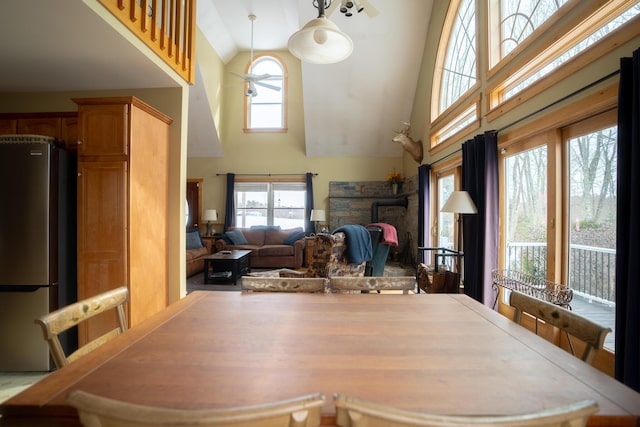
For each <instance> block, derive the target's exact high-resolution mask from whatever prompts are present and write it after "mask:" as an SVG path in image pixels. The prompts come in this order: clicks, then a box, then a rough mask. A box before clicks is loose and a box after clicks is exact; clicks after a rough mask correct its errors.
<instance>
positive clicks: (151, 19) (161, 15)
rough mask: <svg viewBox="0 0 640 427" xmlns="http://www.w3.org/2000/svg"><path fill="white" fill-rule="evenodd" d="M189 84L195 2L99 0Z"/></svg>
mask: <svg viewBox="0 0 640 427" xmlns="http://www.w3.org/2000/svg"><path fill="white" fill-rule="evenodd" d="M98 1H99V2H100V3H101V4H102V5H103V6H104V7H105V8H107V10H109V11H110V12H111V13H112V14H113V15H114V16H115V17H116V18H117V19H118V20H119V21H120V22H122V23H123V24H124V25H125V26H127V28H129V29H130V30H131V32H132V33H134V34H135V35H136V36H138V38H139V39H140V40H142V41H143V42H144V43H145V44H146V45H147V46H149V47H150V48H151V49H152V50H153V51H154V52H155V53H156V54H157V55H158V56H159V57H160V58H162V59H163V60H164V61H165V62H166V63H167V64H168V65H169V66H170V67H171V68H173V69H174V70H175V71H176V72H177V73H178V74H180V76H182V78H183V79H185V80H186V81H187V82H188V83H193V81H194V73H195V34H196V33H195V30H196V0H98Z"/></svg>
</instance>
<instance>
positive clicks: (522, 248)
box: [506, 242, 616, 303]
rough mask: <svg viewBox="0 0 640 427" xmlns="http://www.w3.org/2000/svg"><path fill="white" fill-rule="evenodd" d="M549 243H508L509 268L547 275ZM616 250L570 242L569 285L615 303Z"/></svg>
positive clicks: (594, 296) (597, 299)
mask: <svg viewBox="0 0 640 427" xmlns="http://www.w3.org/2000/svg"><path fill="white" fill-rule="evenodd" d="M546 265H547V245H546V243H533V242H516V243H509V244H507V262H506V268H508V269H510V270H517V271H522V272H524V273H526V274H530V275H532V276H536V277H543V278H544V277H546V273H547V270H546ZM615 273H616V251H615V250H614V249H606V248H598V247H594V246H584V245H570V246H569V283H568V286H569V288H571V289H573V291H574V292H575V293H577V294H579V295H583V296H586V297H588V298H590V299H593V300H596V301H601V302H607V303H615V282H616V281H615Z"/></svg>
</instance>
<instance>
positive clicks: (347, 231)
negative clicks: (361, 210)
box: [333, 224, 373, 264]
mask: <svg viewBox="0 0 640 427" xmlns="http://www.w3.org/2000/svg"><path fill="white" fill-rule="evenodd" d="M340 231H341V232H343V233H344V235H345V243H346V245H347V254H346V255H347V261H349V263H350V264H361V263H363V262H365V261H369V260H370V259H371V258H373V248H372V246H371V235H370V234H369V231H368V230H367V229H366V228H364V227H363V226H361V225H356V224H353V225H343V226H341V227H338V228H336V229H335V230H333V234H336V233H338V232H340Z"/></svg>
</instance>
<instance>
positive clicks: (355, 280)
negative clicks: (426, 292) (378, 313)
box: [329, 276, 416, 294]
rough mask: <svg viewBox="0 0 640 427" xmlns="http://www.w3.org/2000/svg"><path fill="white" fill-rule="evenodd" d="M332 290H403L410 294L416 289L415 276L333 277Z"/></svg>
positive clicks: (404, 292)
mask: <svg viewBox="0 0 640 427" xmlns="http://www.w3.org/2000/svg"><path fill="white" fill-rule="evenodd" d="M330 280H331V282H330V286H329V287H330V289H331V291H332V292H341V291H360V292H362V291H365V292H370V291H378V292H381V291H402V293H403V294H408V293H409V292H410V291H411V292H413V291H415V289H416V278H415V276H382V277H373V276H365V277H339V276H338V277H331V279H330Z"/></svg>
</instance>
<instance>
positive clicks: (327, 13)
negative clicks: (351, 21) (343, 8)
mask: <svg viewBox="0 0 640 427" xmlns="http://www.w3.org/2000/svg"><path fill="white" fill-rule="evenodd" d="M319 1H324V0H319ZM340 3H341V2H340V1H339V0H334V1H332V2H331V5H330V6H329V7H328V8H326V9H325V10H324V16H326V17H327V18H328V17H329V16H331V14H332V13H333V12H334V11H335V10H336V9H337V8H338V5H339V4H340Z"/></svg>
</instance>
